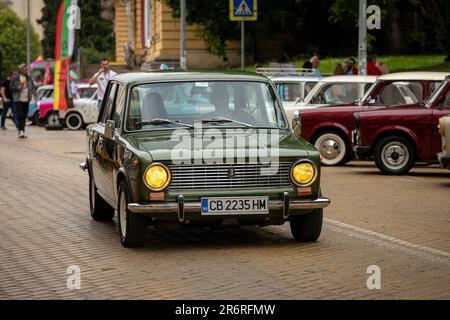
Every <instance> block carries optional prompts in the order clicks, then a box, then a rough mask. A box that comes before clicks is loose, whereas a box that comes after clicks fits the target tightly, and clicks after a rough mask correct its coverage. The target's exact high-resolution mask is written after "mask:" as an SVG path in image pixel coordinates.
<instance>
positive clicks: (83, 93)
mask: <svg viewBox="0 0 450 320" xmlns="http://www.w3.org/2000/svg"><path fill="white" fill-rule="evenodd" d="M96 91H97V88H94V87H89V88H78V95H79V96H80V99H90V98H91V97H92V96H93V95H94V93H95V92H96Z"/></svg>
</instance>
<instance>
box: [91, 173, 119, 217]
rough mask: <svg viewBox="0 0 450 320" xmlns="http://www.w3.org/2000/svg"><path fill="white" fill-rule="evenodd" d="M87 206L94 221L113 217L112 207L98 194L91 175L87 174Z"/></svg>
mask: <svg viewBox="0 0 450 320" xmlns="http://www.w3.org/2000/svg"><path fill="white" fill-rule="evenodd" d="M89 208H90V210H91V217H92V219H94V220H95V221H110V220H112V218H113V217H114V209H113V208H112V207H111V206H110V205H109V204H108V203H107V202H106V201H105V200H104V199H103V198H102V197H101V196H100V195H99V194H98V192H97V187H96V186H95V181H94V178H93V177H92V175H89Z"/></svg>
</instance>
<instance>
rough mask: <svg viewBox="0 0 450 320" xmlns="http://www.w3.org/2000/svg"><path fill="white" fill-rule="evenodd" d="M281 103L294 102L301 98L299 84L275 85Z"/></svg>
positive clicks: (300, 86)
mask: <svg viewBox="0 0 450 320" xmlns="http://www.w3.org/2000/svg"><path fill="white" fill-rule="evenodd" d="M276 86H277V90H278V94H279V96H280V98H281V101H296V100H298V99H299V98H300V97H301V96H302V85H301V83H276Z"/></svg>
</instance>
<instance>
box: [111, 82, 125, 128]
mask: <svg viewBox="0 0 450 320" xmlns="http://www.w3.org/2000/svg"><path fill="white" fill-rule="evenodd" d="M124 107H125V87H124V86H122V85H119V88H118V90H117V98H116V107H115V108H114V114H113V120H114V121H115V122H116V128H121V127H122V121H121V119H120V115H121V114H122V111H123V109H124Z"/></svg>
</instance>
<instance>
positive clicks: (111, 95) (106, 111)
mask: <svg viewBox="0 0 450 320" xmlns="http://www.w3.org/2000/svg"><path fill="white" fill-rule="evenodd" d="M116 91H117V84H116V83H113V84H111V85H110V86H109V90H108V98H107V100H106V101H105V104H104V107H103V110H102V115H101V117H100V123H106V121H107V120H109V119H111V113H112V111H113V106H114V99H115V97H116Z"/></svg>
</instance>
